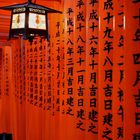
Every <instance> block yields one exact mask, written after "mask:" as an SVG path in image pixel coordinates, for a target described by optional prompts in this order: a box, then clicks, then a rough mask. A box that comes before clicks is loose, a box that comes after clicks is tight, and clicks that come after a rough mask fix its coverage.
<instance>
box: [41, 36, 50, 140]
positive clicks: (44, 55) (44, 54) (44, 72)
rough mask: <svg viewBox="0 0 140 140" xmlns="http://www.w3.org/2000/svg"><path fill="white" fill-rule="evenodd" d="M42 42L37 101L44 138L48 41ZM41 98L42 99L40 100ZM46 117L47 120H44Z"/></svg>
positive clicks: (43, 137)
mask: <svg viewBox="0 0 140 140" xmlns="http://www.w3.org/2000/svg"><path fill="white" fill-rule="evenodd" d="M40 41H41V43H42V47H43V51H42V58H41V59H40V61H41V62H42V69H43V70H42V80H43V82H42V95H41V96H42V99H41V97H40V100H39V102H40V103H41V102H42V103H41V104H42V117H41V120H42V130H41V132H42V139H46V137H45V135H46V134H45V133H46V124H45V123H46V121H48V118H46V99H47V83H48V82H47V71H48V69H47V47H48V42H47V41H46V40H45V39H41V40H40ZM40 94H41V93H40ZM41 100H42V101H41ZM46 119H47V120H46Z"/></svg>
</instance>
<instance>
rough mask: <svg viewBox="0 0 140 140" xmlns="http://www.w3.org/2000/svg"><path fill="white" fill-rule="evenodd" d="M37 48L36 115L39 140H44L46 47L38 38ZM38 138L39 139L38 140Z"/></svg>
mask: <svg viewBox="0 0 140 140" xmlns="http://www.w3.org/2000/svg"><path fill="white" fill-rule="evenodd" d="M36 47H37V48H38V57H37V64H38V66H37V69H38V99H37V100H38V101H37V104H38V105H37V106H38V108H37V109H36V110H35V114H36V115H37V127H38V128H39V129H40V130H39V131H38V130H37V131H38V134H37V135H38V138H39V139H42V129H43V123H42V122H43V119H42V106H43V105H42V104H43V98H44V97H43V84H44V83H43V80H44V77H43V61H42V59H43V53H44V46H43V43H42V39H41V38H39V37H38V38H37V45H36ZM38 138H37V139H38Z"/></svg>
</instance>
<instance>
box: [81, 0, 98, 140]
mask: <svg viewBox="0 0 140 140" xmlns="http://www.w3.org/2000/svg"><path fill="white" fill-rule="evenodd" d="M86 6H87V8H86V10H87V12H86V14H87V17H86V20H87V24H86V29H87V30H86V32H87V34H86V39H87V40H86V91H87V92H86V111H87V112H86V115H87V116H86V117H87V120H86V129H87V131H86V138H85V139H89V140H90V139H98V79H97V78H98V68H99V67H98V54H99V50H98V49H99V47H98V46H99V44H98V32H99V15H98V13H99V2H98V1H97V0H88V1H87V5H86ZM79 91H80V92H81V93H82V92H83V89H81V90H79Z"/></svg>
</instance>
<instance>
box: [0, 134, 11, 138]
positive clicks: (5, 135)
mask: <svg viewBox="0 0 140 140" xmlns="http://www.w3.org/2000/svg"><path fill="white" fill-rule="evenodd" d="M0 140H12V134H7V133H2V134H0Z"/></svg>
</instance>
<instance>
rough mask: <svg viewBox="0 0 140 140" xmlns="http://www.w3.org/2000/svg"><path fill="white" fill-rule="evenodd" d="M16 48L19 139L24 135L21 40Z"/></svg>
mask: <svg viewBox="0 0 140 140" xmlns="http://www.w3.org/2000/svg"><path fill="white" fill-rule="evenodd" d="M15 49H16V59H15V63H16V66H15V67H16V77H15V79H16V83H15V84H16V85H15V89H16V110H17V118H16V121H17V139H19V138H20V137H21V136H22V128H21V124H22V117H21V112H22V111H21V103H22V102H21V99H22V98H21V97H22V94H21V92H22V91H21V88H20V87H21V81H22V79H21V46H20V40H19V39H18V40H16V41H15Z"/></svg>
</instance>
